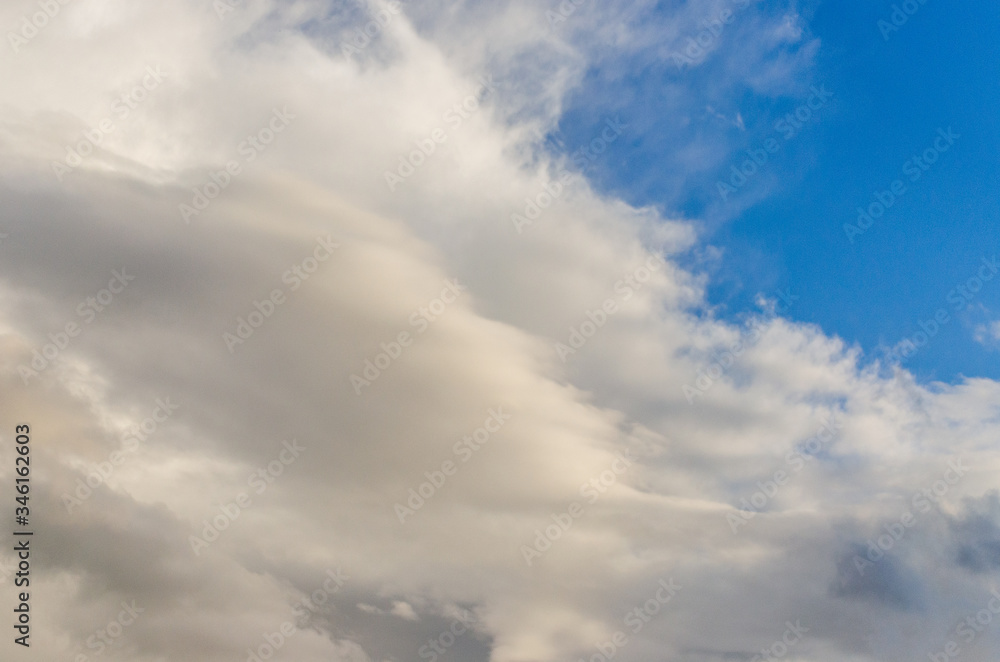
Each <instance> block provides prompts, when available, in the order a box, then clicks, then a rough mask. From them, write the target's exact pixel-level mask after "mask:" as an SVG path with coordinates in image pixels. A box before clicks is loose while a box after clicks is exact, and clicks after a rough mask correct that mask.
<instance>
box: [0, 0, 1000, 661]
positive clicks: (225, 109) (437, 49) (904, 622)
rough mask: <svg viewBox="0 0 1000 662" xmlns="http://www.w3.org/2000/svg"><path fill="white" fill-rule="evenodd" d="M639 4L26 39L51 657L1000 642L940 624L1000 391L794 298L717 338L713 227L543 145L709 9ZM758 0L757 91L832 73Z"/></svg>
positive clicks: (969, 649)
mask: <svg viewBox="0 0 1000 662" xmlns="http://www.w3.org/2000/svg"><path fill="white" fill-rule="evenodd" d="M230 4H232V6H231V7H229V5H230ZM650 4H652V3H645V4H644V3H610V4H607V5H601V6H596V5H592V4H591V3H579V2H576V1H575V0H567V1H566V2H563V3H562V4H561V5H556V6H554V7H548V6H546V7H539V6H535V5H533V4H531V3H524V2H509V3H482V2H464V3H458V4H454V3H452V4H443V3H436V2H422V3H416V2H414V3H380V2H373V3H370V4H368V3H365V4H352V3H346V4H345V5H343V6H342V5H340V4H339V3H338V4H327V3H322V2H313V1H305V0H300V1H297V2H282V3H278V2H269V1H265V0H257V1H249V0H248V1H247V2H242V3H225V4H224V5H223V4H221V0H220V2H216V3H214V5H213V4H212V3H208V2H194V1H193V0H192V1H182V2H174V3H164V4H161V5H156V6H137V5H135V4H134V3H126V2H121V1H112V0H106V1H98V0H89V1H88V2H83V1H82V0H81V2H78V3H71V4H69V5H66V6H61V9H60V11H59V12H58V13H57V14H56V15H54V16H52V17H51V19H49V20H48V22H47V24H46V25H45V26H44V27H42V28H40V29H38V31H37V35H36V36H34V37H33V38H31V39H26V41H25V43H23V44H18V50H17V52H16V53H11V56H9V57H6V58H4V59H3V60H2V63H0V75H2V76H3V80H5V81H6V82H7V85H4V86H3V88H2V90H0V108H2V109H3V110H2V114H0V119H2V123H3V124H2V130H0V173H2V181H0V186H2V194H3V199H4V201H5V204H4V205H3V206H2V209H0V232H3V233H4V235H6V236H5V237H3V241H2V243H0V252H2V255H3V260H2V263H0V264H2V267H0V269H2V271H0V307H2V311H3V315H2V318H0V320H2V328H0V348H2V349H0V362H2V367H3V370H2V373H0V389H2V394H3V398H4V402H5V403H7V406H5V407H4V408H3V411H2V414H0V416H2V419H3V422H2V431H3V432H2V436H3V438H4V439H7V438H9V437H12V435H13V429H14V425H15V424H17V423H23V422H28V423H30V424H31V425H32V428H33V430H34V436H35V442H34V444H35V445H34V451H33V452H34V454H35V456H36V460H35V462H36V466H35V468H34V472H35V473H34V476H35V480H34V483H33V485H34V491H33V501H32V505H33V512H34V513H35V515H34V524H35V528H36V530H37V532H38V533H37V539H36V541H35V544H36V545H37V552H36V557H35V564H36V566H35V570H36V573H37V574H36V575H35V577H34V578H33V580H32V589H33V593H32V599H33V601H34V605H35V607H34V609H35V619H36V621H35V623H36V624H35V628H36V631H37V632H38V633H42V632H50V633H53V635H54V636H45V637H43V636H38V635H36V636H37V641H33V646H34V647H35V654H36V655H38V656H39V657H40V658H43V659H52V660H58V659H71V660H77V661H82V660H90V659H95V658H96V657H97V655H98V651H99V650H100V655H101V656H102V657H103V658H104V659H111V660H113V659H121V660H135V661H147V660H148V661H150V662H151V661H153V660H163V659H185V660H197V661H199V662H221V661H223V660H246V659H248V657H250V655H251V654H252V653H255V652H256V654H258V655H260V656H261V658H262V659H263V658H264V657H266V656H265V652H266V651H269V650H273V649H277V652H276V653H275V655H276V656H283V657H284V659H295V660H301V661H303V662H310V661H313V660H316V661H319V660H330V659H335V660H358V661H361V660H375V661H382V660H409V659H418V658H420V659H433V660H436V659H442V660H447V659H467V660H494V661H496V662H515V661H516V662H536V661H541V660H564V659H577V658H579V657H583V658H585V659H588V660H589V659H593V658H592V656H594V655H604V656H609V655H610V653H608V652H607V651H613V652H614V654H615V656H616V659H621V660H637V661H638V660H654V659H658V660H659V659H670V660H679V661H681V660H683V661H685V662H686V661H691V662H696V661H697V662H715V661H721V660H734V659H735V660H748V661H749V660H754V659H765V658H766V657H767V656H771V657H785V658H786V659H790V660H803V661H815V662H825V661H827V660H829V661H832V660H844V659H849V660H892V661H895V660H900V661H902V660H910V659H915V658H920V657H922V656H924V655H927V654H928V653H936V652H938V651H941V650H943V649H944V647H945V645H946V643H947V642H948V641H949V640H952V639H953V640H955V641H956V642H957V643H958V644H960V646H961V648H962V651H963V652H962V655H963V659H964V660H968V661H970V662H974V661H976V660H984V661H985V660H993V659H996V653H997V652H998V650H1000V648H998V643H997V642H998V639H997V638H996V637H995V636H994V635H993V634H992V633H991V632H990V631H989V630H988V629H983V631H982V632H980V631H979V630H973V632H975V636H974V637H973V638H972V640H971V641H966V640H965V638H964V637H966V636H967V635H965V634H964V632H959V631H957V630H956V628H957V627H959V624H960V622H961V621H962V619H965V618H966V617H967V616H969V615H972V617H973V618H975V615H976V614H977V613H978V612H980V611H981V610H983V609H987V611H988V603H989V601H990V599H991V594H990V590H991V589H994V588H995V587H996V585H995V573H996V571H997V568H998V567H1000V560H998V553H997V550H998V540H1000V533H998V532H1000V508H998V506H997V499H998V496H997V494H998V493H997V489H998V485H997V482H996V478H995V476H996V473H995V472H996V470H997V469H998V468H1000V464H998V459H1000V458H998V455H997V452H996V449H995V441H996V439H997V435H998V432H1000V412H998V403H1000V385H998V384H997V383H995V382H992V381H989V380H982V379H970V380H966V381H964V382H962V383H960V384H958V385H955V386H945V385H937V384H932V385H922V384H918V383H916V382H915V381H914V380H913V379H912V378H911V376H910V375H909V374H908V373H907V372H905V371H903V370H899V369H896V370H894V371H893V370H892V369H890V368H887V367H884V366H880V365H879V364H877V363H871V362H869V361H866V360H865V357H863V356H861V354H860V352H859V350H857V349H856V348H853V347H849V346H845V345H844V343H843V342H841V341H840V340H839V339H837V338H835V337H829V336H827V335H825V334H824V333H823V331H822V330H821V329H819V328H816V327H812V326H809V325H802V324H794V323H791V322H789V321H788V320H786V319H785V318H783V317H782V316H781V315H780V314H777V315H775V314H773V313H774V311H776V310H779V309H780V307H781V306H783V305H788V304H792V303H793V302H794V297H795V296H797V295H796V294H794V288H792V289H791V290H786V291H783V292H781V293H778V292H774V293H763V297H762V299H761V303H762V312H761V314H760V315H759V316H756V317H753V318H749V319H747V320H746V321H745V323H743V324H734V323H727V322H723V321H721V320H719V319H718V318H717V316H716V315H715V314H714V311H713V310H712V308H711V306H710V305H708V303H707V301H706V299H705V294H704V288H705V286H706V281H705V278H704V276H701V275H699V274H697V273H693V272H691V271H688V270H685V269H684V268H682V267H680V266H679V262H680V259H681V257H683V256H685V255H689V254H690V253H691V252H697V251H700V250H705V249H710V247H706V246H705V245H704V244H703V242H702V241H701V240H700V239H699V237H698V224H697V223H696V222H693V221H687V220H683V219H680V220H679V219H674V218H667V217H664V215H663V213H662V212H660V211H658V210H654V209H637V208H633V207H630V206H628V205H626V204H624V203H623V202H621V201H619V200H616V199H614V198H612V197H609V196H607V195H602V194H600V193H599V192H597V191H595V190H594V189H593V188H592V187H591V186H590V185H589V184H588V181H587V179H586V178H585V176H583V174H581V173H580V172H579V170H580V169H579V167H578V165H576V164H574V163H573V162H572V160H571V159H560V158H559V157H555V156H552V155H551V153H550V152H549V151H548V150H546V149H545V148H544V147H543V145H542V141H541V140H540V139H539V137H538V136H539V133H540V132H545V131H548V130H549V129H551V128H552V127H553V126H555V124H556V123H557V122H558V119H559V117H560V113H561V107H562V104H563V102H564V100H565V97H566V95H567V94H570V93H571V92H572V90H573V88H574V85H575V84H576V82H578V81H579V80H580V78H581V76H583V75H584V73H585V72H586V70H587V67H588V66H589V63H591V62H593V61H595V59H596V58H600V57H606V56H608V55H607V54H608V53H615V54H618V55H625V54H627V55H630V56H635V54H636V53H639V54H641V56H642V57H646V58H653V59H658V60H659V61H660V62H663V61H667V60H669V55H670V54H671V53H673V52H674V51H675V49H674V48H671V47H669V44H671V43H673V44H677V48H680V46H681V45H683V44H684V38H685V37H686V36H687V35H689V34H691V30H695V29H699V30H700V29H701V28H698V26H697V20H700V16H701V14H698V15H697V16H695V15H694V14H692V12H693V10H692V9H690V8H688V9H681V10H678V11H677V13H676V15H673V16H671V17H670V18H669V19H668V18H664V17H662V16H659V15H658V18H656V21H657V25H656V26H655V27H657V28H659V29H662V30H664V32H662V34H663V35H666V36H663V37H662V38H661V37H657V36H655V35H654V33H653V32H652V29H653V28H652V26H650V25H648V24H646V23H644V21H643V20H641V19H642V17H643V16H646V14H645V13H644V12H649V11H650V10H651V7H650V6H647V5H650ZM718 4H719V9H720V10H721V9H722V8H723V5H724V4H725V3H718ZM221 7H229V9H230V10H229V11H227V10H226V9H223V8H221ZM35 11H37V8H36V7H35V6H32V5H22V4H21V3H14V4H11V5H7V6H4V7H3V8H2V9H0V24H4V25H8V26H18V25H20V21H21V17H22V16H25V15H26V16H29V20H30V15H31V14H32V13H34V12H35ZM746 11H748V12H754V13H753V16H752V21H751V22H750V23H747V24H745V26H744V27H741V30H749V28H748V27H746V26H751V25H752V26H755V30H754V31H753V33H754V34H756V40H755V41H754V48H755V49H757V51H758V52H759V56H758V57H760V58H764V59H766V60H767V61H768V62H769V63H770V66H771V68H770V69H768V70H767V71H766V72H764V71H763V70H756V71H753V72H751V71H736V72H733V73H732V75H733V76H734V77H735V78H736V79H737V80H740V81H742V83H743V84H747V85H750V86H767V85H772V84H778V83H777V82H775V81H777V80H778V79H780V78H781V77H782V75H783V74H785V75H790V74H789V72H790V71H791V70H796V69H797V68H800V67H807V66H808V57H806V56H805V55H802V57H801V58H800V59H796V58H789V57H788V56H787V55H786V54H783V52H782V51H781V49H782V48H783V46H782V45H783V44H786V43H788V42H789V41H790V40H792V41H794V40H795V39H797V38H798V36H797V35H798V34H799V33H797V32H796V30H795V29H793V27H794V25H795V24H796V21H797V20H798V19H797V18H796V17H795V16H794V14H785V15H781V16H773V15H769V14H767V13H765V12H764V11H763V10H762V9H760V8H756V7H748V8H747V9H746ZM789 11H791V10H789ZM553 12H555V13H553ZM709 13H711V12H709ZM623 16H624V17H626V18H625V19H622V18H621V17H623ZM692 23H694V25H692ZM12 29H16V28H12ZM366 29H367V30H368V31H369V34H368V35H367V37H366V36H365V30H366ZM359 31H360V32H359ZM29 32H30V31H29ZM695 33H696V32H695ZM671 40H673V41H671ZM345 45H349V46H351V48H344V46H345ZM12 51H13V46H12ZM769 58H770V59H769ZM793 60H794V61H793ZM782 66H784V69H782ZM772 78H773V79H774V80H772ZM734 84H735V83H734ZM619 121H620V118H616V117H610V116H609V117H606V118H601V119H600V121H598V122H595V130H594V135H595V140H598V138H601V136H602V132H603V131H605V129H606V128H607V127H615V126H619V125H616V124H615V122H619ZM102 127H103V128H102ZM638 129H639V128H638V127H635V128H632V129H631V130H633V131H635V130H638ZM616 130H619V131H621V132H622V133H623V134H624V135H625V136H626V139H627V136H628V131H629V130H630V128H629V127H627V126H626V127H623V128H619V129H616ZM88 136H91V137H88ZM611 136H612V134H611V133H608V135H607V136H603V137H602V138H601V139H602V140H605V141H607V140H610V139H611ZM599 144H600V143H595V145H599ZM88 146H89V147H88ZM595 149H599V147H595ZM85 152H86V153H85ZM55 164H59V165H55ZM387 172H388V173H391V174H393V175H394V176H395V177H396V178H398V180H397V179H394V178H393V177H387V176H386V173H387ZM192 210H193V211H192ZM525 219H526V221H527V222H525ZM105 291H106V293H105ZM783 298H784V300H783ZM70 324H74V325H75V327H73V328H74V329H75V331H76V332H75V333H72V332H71V330H70V329H67V325H70ZM63 334H65V335H63ZM47 346H51V348H47ZM2 448H3V451H2V452H0V456H2V457H0V467H2V469H0V471H2V472H3V473H4V484H10V483H12V479H13V472H12V468H13V466H14V451H13V450H12V448H11V444H6V443H5V444H3V446H2ZM88 482H89V483H90V484H88ZM11 547H12V544H11V545H5V546H4V548H5V549H6V550H8V551H6V552H4V555H3V558H4V559H5V565H8V566H9V564H10V563H12V562H13V560H14V557H13V556H12V555H11V552H10V551H9V550H10V549H11ZM5 572H6V571H5ZM4 584H5V586H7V588H8V589H9V590H11V591H13V587H12V586H11V577H10V576H9V574H8V575H7V576H6V580H5V582H4ZM665 586H669V587H671V588H670V589H669V590H668V589H667V588H665ZM123 602H124V603H126V605H130V606H131V605H134V607H133V610H134V611H135V612H136V613H137V615H136V616H135V617H132V618H131V620H132V622H130V623H129V624H127V625H123V626H111V625H110V624H111V623H112V622H113V621H115V619H118V618H119V617H120V616H121V614H122V612H123V610H124V608H123V606H122V603H123ZM139 609H141V610H143V611H141V612H140V611H138V610H139ZM988 613H992V612H988ZM283 625H287V626H288V627H286V631H285V634H281V632H282V630H281V629H282V627H283ZM790 627H792V628H795V629H794V632H792V631H791V630H789V628H790ZM970 627H971V626H970ZM112 632H119V633H120V634H119V636H112V635H111V634H110V633H112ZM102 633H103V634H102ZM795 633H798V634H795ZM279 640H280V644H279V643H278V642H279ZM608 642H610V643H608ZM3 645H4V646H7V647H10V648H13V645H12V644H10V643H9V642H5V643H4V644H3ZM248 649H249V652H248ZM764 649H767V650H769V651H770V652H769V653H767V654H766V655H764V656H763V657H761V655H762V653H761V651H762V650H764ZM782 650H784V651H785V652H783V653H779V651H782ZM11 654H13V653H11ZM250 659H253V658H252V657H251V658H250ZM276 659H278V658H277V657H276ZM596 659H601V658H600V657H598V658H596Z"/></svg>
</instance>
